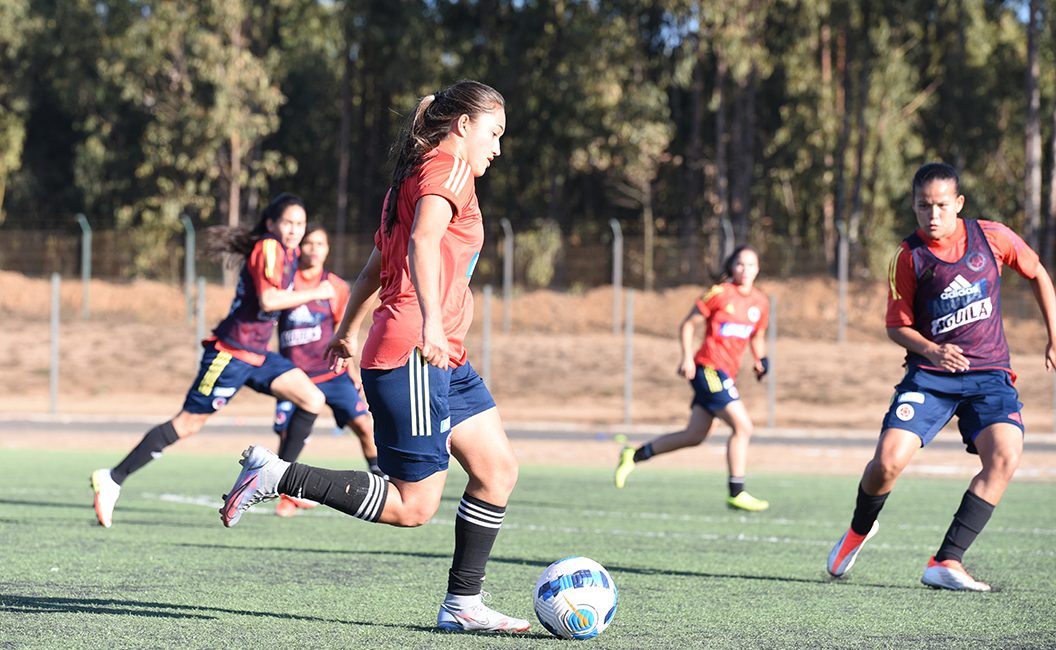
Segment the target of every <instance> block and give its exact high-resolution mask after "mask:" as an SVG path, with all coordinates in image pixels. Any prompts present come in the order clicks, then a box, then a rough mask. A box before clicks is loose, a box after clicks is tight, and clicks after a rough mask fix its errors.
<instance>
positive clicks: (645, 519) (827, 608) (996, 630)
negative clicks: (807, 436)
mask: <svg viewBox="0 0 1056 650" xmlns="http://www.w3.org/2000/svg"><path fill="white" fill-rule="evenodd" d="M236 459H237V453H233V454H230V455H229V456H225V457H211V456H193V455H181V454H180V453H179V452H178V451H176V452H173V453H169V454H167V455H166V457H165V458H164V459H163V460H161V461H159V462H157V463H154V464H153V465H152V466H150V467H148V468H146V469H145V470H144V471H143V472H141V473H139V474H137V475H135V476H134V477H132V478H131V479H130V480H129V481H128V482H127V483H126V484H125V488H124V494H123V495H122V497H121V501H120V502H119V503H118V507H117V511H116V513H115V517H114V527H113V528H112V529H110V530H105V529H103V528H101V527H99V526H98V525H96V523H95V517H94V514H93V512H92V508H91V491H90V489H89V488H88V486H87V479H88V474H89V472H90V470H92V469H94V468H95V467H99V466H104V465H107V464H110V463H112V462H113V461H114V460H115V455H114V454H113V453H106V454H92V453H74V452H61V451H56V452H47V453H45V452H26V451H5V452H4V453H3V456H2V458H0V471H2V475H3V477H4V479H5V486H6V489H5V490H4V493H3V495H0V548H2V549H3V551H2V553H3V563H2V567H3V568H2V571H0V648H5V649H6V648H228V647H231V648H234V647H247V646H248V647H274V648H356V647H373V648H434V647H435V648H441V647H442V648H507V647H509V648H521V647H549V648H555V647H558V646H559V644H567V643H585V644H591V645H593V646H595V647H599V648H666V649H670V648H701V647H707V648H917V647H941V648H973V649H978V648H1025V647H1035V648H1038V647H1056V614H1054V612H1056V588H1054V577H1056V550H1054V549H1053V542H1054V541H1056V523H1054V518H1053V513H1054V510H1056V509H1054V506H1053V500H1052V495H1053V486H1052V485H1051V484H1039V483H1027V482H1019V483H1014V484H1013V485H1012V487H1011V488H1010V489H1009V491H1008V493H1007V495H1006V497H1005V500H1004V502H1003V503H1002V504H1001V507H1000V508H998V510H997V512H996V514H995V515H994V518H993V519H992V520H991V522H990V525H989V527H988V528H987V530H986V531H985V533H984V534H983V535H982V536H981V538H980V539H979V540H978V542H977V543H976V544H975V546H973V548H972V549H971V551H970V552H969V555H968V557H967V562H966V564H967V566H968V567H969V569H970V570H972V571H973V573H974V574H975V575H976V576H977V577H979V578H980V579H983V580H986V581H989V582H990V583H991V584H992V585H993V586H994V588H995V592H994V593H990V594H966V593H948V592H937V591H932V590H930V589H927V588H926V587H924V586H922V585H921V584H920V582H919V579H920V574H921V571H922V570H923V566H924V562H925V561H926V560H927V558H928V556H929V555H930V554H931V553H933V552H934V550H935V548H936V547H937V545H938V543H939V541H940V540H941V537H942V535H943V533H944V531H945V529H946V526H947V524H948V523H949V518H950V516H951V514H952V512H953V510H954V509H955V508H956V506H957V503H958V502H959V499H960V495H961V493H962V492H963V490H964V489H965V481H964V480H938V479H921V478H911V477H906V478H903V479H902V481H901V483H900V485H899V487H898V489H897V490H896V491H895V493H894V495H893V496H892V497H891V499H889V500H888V504H887V508H886V509H885V511H884V513H883V515H882V517H881V524H882V526H883V528H882V529H881V531H880V534H879V535H878V536H877V537H876V538H875V539H874V540H873V541H872V542H870V544H869V546H868V547H866V549H865V550H864V551H863V553H862V556H861V557H860V558H859V562H858V564H857V565H856V566H855V568H854V570H853V571H852V572H851V575H850V576H849V577H848V578H846V579H844V580H840V581H832V580H830V579H828V577H827V574H826V573H825V569H824V565H825V558H826V556H827V554H828V552H829V549H830V547H831V545H832V544H833V543H834V542H835V540H836V538H837V537H838V536H839V535H840V534H841V533H842V532H843V529H844V527H845V526H846V525H847V522H848V521H849V518H850V511H851V507H852V503H853V496H854V489H855V484H856V480H855V478H853V477H839V478H830V477H818V478H813V477H808V476H753V477H751V484H750V488H751V489H752V491H753V492H754V493H756V494H758V495H759V496H763V497H766V498H769V499H770V500H771V502H772V504H773V505H772V508H771V510H770V511H769V512H767V513H763V514H757V515H741V514H738V513H733V512H729V511H727V510H726V509H725V506H724V503H723V501H722V498H721V497H722V496H723V491H724V485H725V483H724V479H723V476H721V475H720V474H717V473H703V472H676V471H667V470H661V469H654V468H650V467H648V466H645V467H643V468H642V469H641V470H640V471H638V472H637V473H636V474H635V475H633V476H632V477H631V479H630V481H629V483H628V487H627V488H626V489H625V490H623V491H616V490H615V489H614V488H612V487H611V486H610V480H609V478H610V474H609V471H608V470H603V469H594V468H592V469H585V470H578V471H577V470H572V469H568V468H545V467H524V468H522V473H521V480H520V483H519V486H518V489H517V492H516V493H515V494H514V498H513V500H512V502H511V507H510V510H509V514H508V515H507V518H506V525H505V526H504V528H503V532H502V534H501V536H500V537H499V541H498V543H497V545H496V548H495V552H494V555H493V557H492V561H491V563H490V565H489V574H488V580H487V583H486V588H487V589H488V590H489V591H491V592H492V593H493V594H494V598H493V600H492V603H491V604H492V605H493V606H495V607H496V608H498V609H501V610H503V611H506V612H508V613H510V614H514V615H519V616H523V617H526V618H529V619H531V620H532V621H533V622H535V617H534V614H533V613H532V606H531V589H532V587H533V586H534V584H535V581H536V579H537V577H538V575H539V573H540V572H541V571H542V569H543V568H544V567H545V566H546V565H547V564H549V563H550V562H551V561H553V560H555V559H557V558H560V557H563V556H566V555H573V554H574V555H586V556H588V557H591V558H593V559H595V560H597V561H599V562H601V563H602V564H603V565H605V566H606V567H607V568H608V569H609V571H610V573H611V574H612V576H613V579H614V580H615V582H616V584H617V585H618V587H619V589H620V606H619V611H618V612H617V614H616V617H615V621H614V623H613V625H612V626H611V627H610V628H609V629H608V630H607V631H606V632H605V633H604V634H603V635H602V636H601V637H599V638H598V639H594V640H591V641H583V642H573V641H559V640H557V639H554V638H552V637H550V636H549V635H548V634H547V633H546V631H545V630H544V629H543V627H542V626H541V625H538V624H537V623H536V624H535V625H534V627H533V631H532V633H531V634H529V635H528V636H526V637H517V638H513V637H496V636H482V635H451V634H440V633H436V632H433V631H432V626H433V624H434V623H435V617H436V611H437V606H438V604H439V602H440V600H441V598H442V597H443V592H444V591H445V587H446V576H447V569H448V566H449V564H450V553H451V549H452V545H453V518H454V510H455V507H456V505H457V502H458V497H459V496H460V495H461V490H462V488H463V486H464V476H463V475H460V474H455V473H453V474H452V477H451V480H450V481H449V484H448V490H447V492H446V493H445V498H444V502H443V504H442V505H441V508H440V512H439V513H438V514H437V516H436V517H435V518H434V520H433V522H432V523H431V524H429V525H426V526H424V527H422V528H420V529H415V530H397V529H393V528H389V527H384V526H377V525H369V524H365V523H363V522H360V521H358V520H355V519H352V518H350V517H347V516H344V515H341V514H340V513H337V512H335V511H330V510H328V509H325V508H319V509H317V510H314V511H311V512H306V513H302V514H301V515H299V516H298V517H296V518H294V519H288V520H286V519H279V518H277V517H275V516H273V515H272V514H271V509H272V508H271V506H270V504H266V505H263V506H258V507H257V508H255V509H254V510H253V511H251V512H250V514H248V515H246V516H245V517H244V518H243V520H242V521H241V523H240V524H239V525H238V526H237V527H236V528H233V529H230V530H228V529H225V528H224V527H223V526H222V525H221V524H220V521H219V517H218V515H217V513H216V509H217V508H218V507H219V504H220V499H219V495H220V494H221V492H222V491H223V490H225V489H226V488H227V487H229V486H230V484H231V482H232V481H233V480H234V477H235V475H236V474H237V471H238V469H239V468H238V465H237V463H236ZM307 460H308V461H310V460H311V459H310V458H308V459H307ZM356 462H357V463H358V462H359V461H356Z"/></svg>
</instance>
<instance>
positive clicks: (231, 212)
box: [224, 131, 242, 287]
mask: <svg viewBox="0 0 1056 650" xmlns="http://www.w3.org/2000/svg"><path fill="white" fill-rule="evenodd" d="M230 142H231V175H230V182H229V184H228V188H227V225H228V226H229V227H231V228H237V227H238V226H239V224H240V222H241V215H240V214H239V212H240V210H239V208H240V206H241V202H242V198H241V195H242V188H241V186H240V180H241V178H242V143H241V137H240V136H239V134H238V131H232V132H231V140H230ZM237 274H238V271H237V269H235V268H232V267H231V266H229V265H224V286H225V287H232V286H234V284H235V278H236V276H237Z"/></svg>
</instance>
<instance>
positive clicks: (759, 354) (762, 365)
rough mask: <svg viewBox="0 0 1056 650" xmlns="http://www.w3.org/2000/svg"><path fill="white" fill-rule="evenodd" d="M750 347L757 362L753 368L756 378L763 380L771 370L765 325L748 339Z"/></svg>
mask: <svg viewBox="0 0 1056 650" xmlns="http://www.w3.org/2000/svg"><path fill="white" fill-rule="evenodd" d="M748 347H749V348H751V350H752V358H753V359H755V364H753V366H752V370H754V371H755V378H756V379H758V380H760V381H761V380H762V379H763V376H764V375H766V373H768V372H770V360H769V358H768V357H767V356H766V328H765V327H760V328H758V329H757V330H755V334H752V338H751V339H749V340H748Z"/></svg>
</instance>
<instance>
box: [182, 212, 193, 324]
mask: <svg viewBox="0 0 1056 650" xmlns="http://www.w3.org/2000/svg"><path fill="white" fill-rule="evenodd" d="M180 221H181V222H182V223H183V229H184V231H185V235H184V239H183V297H184V299H185V300H186V302H187V324H188V325H193V324H194V275H195V269H194V256H195V250H196V243H195V233H194V222H192V221H191V218H190V217H188V216H187V215H185V214H181V215H180Z"/></svg>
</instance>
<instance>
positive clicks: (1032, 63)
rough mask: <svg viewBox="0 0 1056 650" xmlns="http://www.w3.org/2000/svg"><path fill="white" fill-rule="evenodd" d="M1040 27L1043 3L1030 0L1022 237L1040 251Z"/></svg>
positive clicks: (1037, 0)
mask: <svg viewBox="0 0 1056 650" xmlns="http://www.w3.org/2000/svg"><path fill="white" fill-rule="evenodd" d="M1040 26H1041V2H1040V1H1039V0H1030V18H1029V20H1028V21H1027V137H1026V141H1027V142H1026V144H1027V152H1026V154H1027V155H1026V160H1025V164H1024V172H1025V173H1024V175H1025V176H1026V196H1025V197H1024V201H1023V212H1024V217H1025V221H1026V223H1025V224H1024V228H1023V238H1024V239H1025V240H1026V241H1027V243H1028V244H1029V245H1030V246H1031V247H1033V248H1034V250H1038V249H1039V248H1040V243H1041V242H1040V241H1039V240H1040V235H1041V90H1040V87H1039V83H1038V78H1039V77H1040V65H1039V63H1038V35H1039V32H1040Z"/></svg>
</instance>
